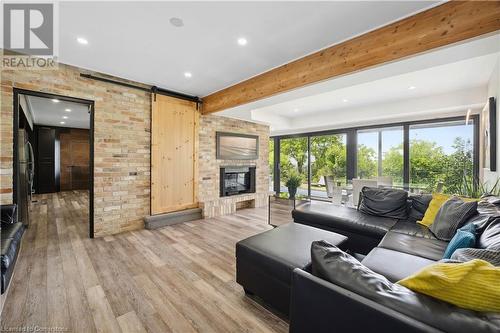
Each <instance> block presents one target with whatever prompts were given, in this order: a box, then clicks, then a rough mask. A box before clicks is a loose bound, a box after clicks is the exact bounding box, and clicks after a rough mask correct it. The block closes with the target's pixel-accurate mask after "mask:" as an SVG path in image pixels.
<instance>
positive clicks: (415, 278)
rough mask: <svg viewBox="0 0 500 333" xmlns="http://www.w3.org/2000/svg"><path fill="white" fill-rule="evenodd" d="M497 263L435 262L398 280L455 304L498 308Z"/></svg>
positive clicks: (477, 308)
mask: <svg viewBox="0 0 500 333" xmlns="http://www.w3.org/2000/svg"><path fill="white" fill-rule="evenodd" d="M498 281H500V267H495V266H493V265H492V264H490V263H489V262H487V261H484V260H481V259H474V260H471V261H467V262H464V263H435V264H432V265H429V266H427V267H425V268H423V269H422V270H421V271H419V272H418V273H416V274H414V275H412V276H409V277H407V278H405V279H403V280H401V281H399V282H398V283H399V284H400V285H402V286H405V287H406V288H408V289H411V290H413V291H415V292H418V293H421V294H426V295H429V296H432V297H434V298H437V299H439V300H442V301H445V302H448V303H451V304H454V305H456V306H458V307H461V308H464V309H469V310H474V311H480V312H500V283H498Z"/></svg>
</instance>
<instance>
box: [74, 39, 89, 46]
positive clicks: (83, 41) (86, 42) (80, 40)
mask: <svg viewBox="0 0 500 333" xmlns="http://www.w3.org/2000/svg"><path fill="white" fill-rule="evenodd" d="M76 41H77V42H78V43H80V44H82V45H87V44H88V43H89V41H88V40H86V39H85V38H83V37H78V38H77V39H76Z"/></svg>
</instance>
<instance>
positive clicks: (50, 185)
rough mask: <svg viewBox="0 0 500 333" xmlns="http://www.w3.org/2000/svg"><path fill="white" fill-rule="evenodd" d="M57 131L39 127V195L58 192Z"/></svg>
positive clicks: (36, 173)
mask: <svg viewBox="0 0 500 333" xmlns="http://www.w3.org/2000/svg"><path fill="white" fill-rule="evenodd" d="M55 142H56V130H55V129H53V128H50V127H37V143H38V149H37V152H38V156H37V157H38V158H37V160H38V162H37V165H38V170H35V175H36V177H37V179H38V182H37V186H38V188H37V190H38V193H53V192H56V146H55Z"/></svg>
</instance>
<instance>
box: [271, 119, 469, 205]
mask: <svg viewBox="0 0 500 333" xmlns="http://www.w3.org/2000/svg"><path fill="white" fill-rule="evenodd" d="M464 118H465V117H464ZM477 119H478V117H477V116H473V117H471V119H470V121H469V124H465V119H463V118H462V119H461V118H458V117H457V118H451V120H450V119H446V120H441V121H439V120H435V121H418V122H407V123H402V124H398V125H397V126H396V125H395V126H386V127H380V128H359V129H352V128H351V129H346V130H335V131H331V132H322V133H321V134H317V133H310V134H304V135H303V136H300V135H298V136H297V135H294V136H290V137H286V136H283V137H278V138H276V141H274V138H273V139H272V141H273V142H276V143H279V146H278V147H274V146H273V143H270V149H271V150H272V149H273V148H274V149H278V150H279V152H280V159H279V163H280V164H279V167H280V172H279V173H278V174H274V182H275V183H279V184H280V186H279V189H280V191H281V192H287V191H288V190H287V188H286V186H285V183H286V180H287V179H288V177H289V176H290V175H291V174H292V173H296V174H298V175H300V177H301V178H302V185H301V186H300V188H299V189H298V193H299V194H301V195H310V196H312V197H319V198H325V199H326V198H329V197H331V196H332V195H331V194H332V193H331V192H332V190H334V186H336V185H340V186H347V190H348V187H349V186H350V185H349V182H350V180H351V179H352V178H355V177H356V178H361V179H374V180H375V179H376V180H377V182H378V183H379V184H383V185H384V186H393V187H396V188H404V189H407V190H410V191H412V192H435V191H441V192H444V193H450V194H461V195H468V193H470V191H471V190H472V188H473V186H474V183H475V182H476V181H477V177H478V174H477V173H478V166H477V165H476V164H475V163H477V156H476V155H475V154H476V152H475V151H474V147H475V146H476V145H475V140H478V138H477V137H478V133H477V132H476V131H477V130H478V129H477ZM405 138H406V139H405ZM405 140H406V141H405ZM273 156H274V155H273ZM271 161H272V157H271V155H270V163H272V162H271ZM274 163H277V161H274ZM270 167H271V172H273V170H275V169H274V168H272V164H270Z"/></svg>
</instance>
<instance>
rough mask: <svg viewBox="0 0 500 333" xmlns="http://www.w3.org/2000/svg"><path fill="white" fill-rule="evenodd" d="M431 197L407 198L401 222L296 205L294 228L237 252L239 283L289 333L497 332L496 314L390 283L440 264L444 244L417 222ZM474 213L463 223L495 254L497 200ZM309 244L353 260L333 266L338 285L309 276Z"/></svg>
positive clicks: (499, 224) (499, 223)
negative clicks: (281, 319) (283, 319)
mask: <svg viewBox="0 0 500 333" xmlns="http://www.w3.org/2000/svg"><path fill="white" fill-rule="evenodd" d="M431 198H432V196H430V195H427V196H414V197H410V198H409V199H408V202H407V203H408V212H409V213H408V218H407V219H404V220H400V219H394V218H386V217H381V216H375V215H368V214H365V213H363V212H361V211H358V210H356V209H354V208H347V207H341V206H336V205H333V204H330V203H325V202H318V201H313V202H310V203H306V204H303V205H301V206H298V207H297V208H296V209H295V210H294V211H293V213H292V215H293V218H294V221H295V222H294V223H290V224H289V225H283V226H280V227H278V228H275V229H273V230H271V231H267V232H264V233H262V234H259V235H256V236H253V237H250V238H247V239H245V240H242V241H241V242H239V243H238V244H237V245H236V280H237V282H238V283H240V284H241V285H242V286H243V287H244V288H245V291H246V292H247V293H248V294H254V295H255V296H257V297H258V298H260V299H261V300H263V301H264V303H266V304H268V305H270V306H271V308H273V309H276V310H278V312H280V313H282V314H284V315H285V316H288V317H289V319H290V332H294V333H299V332H300V333H302V332H320V333H321V332H325V333H326V332H365V331H367V332H464V333H465V332H500V314H489V313H477V312H474V311H469V310H464V309H459V308H457V307H455V306H453V305H450V304H448V303H445V302H441V301H438V300H436V299H433V298H431V297H428V296H426V295H422V294H417V293H414V292H412V291H410V290H408V289H406V288H404V287H401V286H399V285H398V284H393V283H391V281H392V282H396V281H398V280H400V279H402V278H404V277H407V276H409V275H411V274H413V273H415V272H417V271H419V270H420V269H421V268H423V267H424V266H427V265H429V264H432V263H434V262H436V261H438V260H441V259H442V257H443V254H444V252H445V249H446V247H447V245H448V242H446V241H442V240H439V239H437V238H436V237H435V236H434V235H433V234H432V233H431V232H430V231H429V230H428V228H427V227H424V226H421V225H420V224H417V223H416V221H417V220H420V219H421V218H422V217H423V215H424V213H425V211H426V209H427V206H428V204H429V202H430V200H431ZM478 212H479V214H477V215H475V216H474V217H472V218H471V219H470V220H469V221H468V223H475V224H476V226H477V227H478V228H477V230H478V231H479V238H478V243H477V246H478V247H480V248H485V249H490V248H491V249H495V251H499V250H500V198H496V197H489V198H487V199H484V200H482V201H481V202H480V203H479V204H478ZM299 226H301V227H300V228H299ZM306 227H307V228H306ZM297 233H300V234H301V235H302V236H298V235H297ZM333 235H337V236H338V235H342V236H344V237H345V238H344V239H338V238H335V237H334V236H333ZM313 239H314V240H322V239H324V240H326V241H328V242H329V243H331V244H333V245H337V247H338V251H339V253H340V254H339V258H341V257H342V256H345V257H346V258H347V257H348V258H350V259H345V258H344V259H343V260H340V259H339V260H338V267H336V268H335V270H334V271H335V273H334V274H333V275H334V276H335V279H336V280H335V281H331V280H327V279H324V278H320V277H318V276H316V275H313V274H312V272H311V243H312V240H313ZM346 252H347V253H350V254H351V255H352V256H351V255H348V254H346ZM497 253H498V252H497ZM350 260H352V261H350ZM359 262H361V264H360V263H359ZM356 267H358V269H355V268H356ZM359 267H362V269H361V270H360V269H359ZM360 271H361V272H360ZM391 288H393V289H391Z"/></svg>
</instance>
